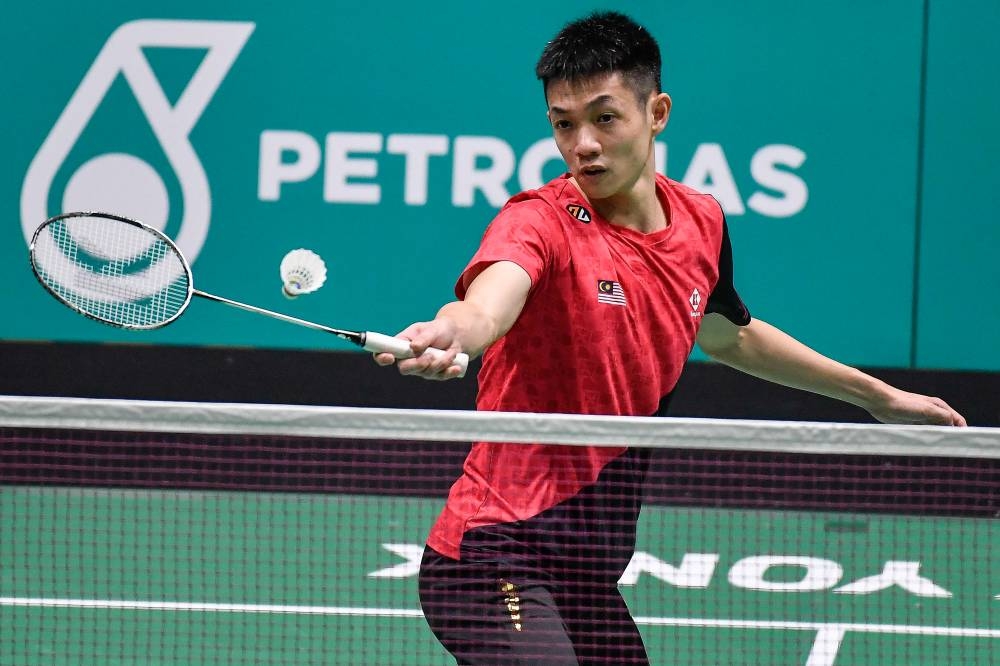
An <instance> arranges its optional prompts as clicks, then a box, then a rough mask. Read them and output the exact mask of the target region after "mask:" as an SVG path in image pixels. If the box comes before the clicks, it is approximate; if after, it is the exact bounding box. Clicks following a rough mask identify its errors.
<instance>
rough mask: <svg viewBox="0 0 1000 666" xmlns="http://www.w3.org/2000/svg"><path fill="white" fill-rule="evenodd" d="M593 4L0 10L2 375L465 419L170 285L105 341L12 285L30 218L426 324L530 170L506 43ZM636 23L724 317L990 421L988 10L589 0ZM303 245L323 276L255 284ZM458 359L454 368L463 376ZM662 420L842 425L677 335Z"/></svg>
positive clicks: (251, 297) (257, 291)
mask: <svg viewBox="0 0 1000 666" xmlns="http://www.w3.org/2000/svg"><path fill="white" fill-rule="evenodd" d="M601 8H606V5H604V4H602V3H596V2H579V3H575V4H574V6H573V9H572V12H571V13H570V11H569V10H567V9H566V8H565V7H562V6H547V5H540V4H538V3H528V2H520V1H515V2H508V3H503V5H502V6H500V5H488V6H487V5H480V4H478V3H465V2H438V3H430V4H419V3H418V4H414V3H409V2H395V1H393V0H387V1H386V2H382V3H378V4H375V5H365V4H364V3H348V2H339V1H334V2H327V3H309V4H305V3H303V4H302V5H301V6H297V5H296V4H295V3H293V5H292V6H288V5H281V6H277V5H275V4H274V3H270V2H263V1H260V0H244V1H242V2H239V3H236V2H227V1H223V0H201V1H199V2H191V1H189V0H177V1H175V2H171V3H169V4H167V3H162V2H150V1H146V0H134V1H132V2H129V3H119V2H102V1H98V2H94V3H87V4H76V5H74V4H70V5H66V6H59V7H53V6H52V5H50V4H48V3H39V4H34V5H22V6H20V7H19V8H18V9H17V16H16V19H17V20H16V21H13V20H11V21H7V22H6V24H5V27H4V28H2V30H3V36H4V43H5V44H6V45H7V48H8V49H9V52H10V53H11V54H12V55H13V56H14V57H12V58H10V59H8V66H7V67H5V68H4V70H3V72H2V73H0V81H2V84H3V88H4V89H5V90H7V91H8V94H9V95H10V98H9V99H8V102H7V103H6V104H5V105H4V106H3V110H2V111H0V117H2V118H3V121H4V122H3V124H4V126H5V127H6V129H7V132H6V136H7V140H6V141H5V152H6V159H5V160H4V161H3V164H2V166H0V169H2V175H0V188H2V194H3V196H2V199H0V200H2V201H4V202H5V211H6V214H5V215H4V216H3V219H4V220H6V221H5V222H4V223H3V224H2V225H0V274H2V280H3V283H4V284H5V288H4V296H3V298H4V308H3V314H2V315H0V339H2V342H0V393H3V394H12V395H53V396H85V397H122V398H155V399H171V400H196V401H204V400H209V401H244V402H271V403H296V404H329V405H352V406H392V407H437V408H460V409H465V408H471V407H472V406H473V404H474V397H475V379H474V377H470V378H468V379H466V380H463V381H456V382H448V383H444V384H437V383H434V384H428V383H423V382H421V381H420V380H414V379H409V378H401V377H399V376H398V375H397V374H396V373H395V371H394V370H391V369H382V368H378V367H376V366H374V364H372V363H371V361H370V360H369V359H368V358H367V355H366V354H363V353H359V352H356V351H354V350H353V349H352V348H351V347H350V345H348V344H347V343H344V342H342V341H339V340H337V339H334V338H331V337H330V336H327V335H324V334H322V333H318V332H315V331H310V330H306V329H300V328H297V327H294V326H290V325H288V324H284V323H281V322H277V321H270V320H267V319H264V318H260V317H255V316H253V315H249V314H246V313H242V312H239V311H233V310H230V309H228V308H225V307H222V306H219V305H216V304H212V303H208V302H204V301H202V302H195V303H193V304H192V306H191V308H190V310H189V311H188V312H187V313H186V314H185V315H184V317H182V319H181V320H179V321H178V322H177V323H175V324H173V325H171V326H170V327H168V328H165V329H162V330H158V331H151V332H126V331H119V330H117V329H113V328H110V327H107V326H104V325H101V324H98V323H94V322H91V321H88V320H85V319H84V318H82V317H80V316H78V315H76V314H74V313H72V312H71V311H69V310H68V309H67V308H65V307H63V306H62V305H60V304H58V303H57V302H56V301H55V300H54V299H52V298H51V297H49V296H48V295H47V294H46V293H45V292H44V291H43V289H42V288H41V287H40V286H39V285H37V284H36V283H35V280H34V278H33V276H32V274H31V270H30V268H29V266H28V261H27V243H28V241H29V240H30V236H31V232H32V230H33V229H34V228H35V227H36V226H37V225H38V224H39V223H41V222H42V221H43V220H44V219H45V218H46V217H48V216H50V215H54V214H56V213H59V212H62V211H64V210H80V209H101V210H110V211H113V212H117V213H120V214H124V215H129V216H133V217H136V218H138V219H142V220H145V221H147V222H150V223H151V224H154V225H156V226H159V227H160V228H162V229H163V230H164V231H166V232H167V233H168V234H169V235H171V236H172V237H173V238H175V239H177V240H178V243H179V244H180V245H181V247H182V249H183V250H184V251H185V253H186V254H187V256H188V257H189V259H191V260H192V267H193V271H194V277H195V286H196V287H197V288H199V289H202V290H205V291H209V292H211V293H215V294H219V295H222V296H227V297H229V298H234V299H237V300H241V301H245V302H249V303H252V304H255V305H258V306H261V307H265V308H269V309H276V310H279V311H282V312H286V313H288V314H291V315H293V316H296V317H302V318H306V319H311V320H314V321H318V322H321V323H325V324H328V325H330V326H335V327H343V328H356V329H370V330H378V331H383V332H386V333H395V332H396V331H398V330H400V329H401V328H403V327H405V326H406V325H408V324H409V323H411V322H412V321H416V320H421V319H427V318H430V317H432V316H433V315H434V313H435V312H436V310H437V308H438V307H440V305H441V304H443V303H444V302H446V301H447V300H449V299H450V298H452V287H453V284H454V281H455V278H456V277H457V276H458V274H459V273H460V271H461V270H462V268H463V267H464V266H465V263H466V261H467V260H468V258H469V257H470V256H471V254H472V252H473V251H474V249H475V247H476V245H477V243H478V241H479V238H480V236H481V235H482V232H483V230H484V229H485V227H486V225H487V224H488V223H489V221H490V220H491V219H492V217H493V216H494V215H495V214H496V212H497V210H498V209H499V207H500V206H502V204H503V203H504V201H505V200H506V199H507V197H509V196H511V195H513V194H515V193H516V192H518V191H520V190H521V189H524V188H531V187H536V186H538V185H540V184H541V183H543V182H545V181H546V180H548V179H551V178H553V177H555V176H557V175H559V174H560V173H561V172H562V170H563V168H564V165H563V164H562V162H561V160H560V159H559V157H558V153H557V152H556V150H555V148H554V144H553V143H552V142H551V139H550V136H549V128H548V124H547V122H546V119H545V104H544V98H543V95H542V91H541V86H540V84H539V83H538V82H537V81H536V80H535V78H534V75H533V67H534V63H535V61H536V59H537V57H538V55H539V54H540V52H541V49H542V47H543V46H544V44H545V42H546V40H547V39H549V38H550V37H551V36H552V35H553V34H555V32H556V31H558V29H559V28H560V27H561V26H562V25H563V24H564V23H565V22H567V21H569V20H571V19H573V18H576V17H577V16H580V15H583V14H584V13H586V12H588V11H589V10H592V9H601ZM615 9H618V10H621V11H624V12H627V13H629V14H631V15H632V16H633V17H634V18H636V19H637V20H638V21H640V22H641V23H643V24H644V25H646V26H647V27H648V28H649V29H650V30H651V32H652V33H653V34H654V36H656V37H657V39H658V40H659V42H660V45H661V49H662V52H663V58H664V69H663V86H664V89H665V90H666V91H667V92H669V93H670V94H671V96H672V97H673V100H674V110H673V113H672V115H671V119H670V124H669V125H668V127H667V130H666V132H665V133H664V134H663V136H662V137H661V143H660V145H659V146H658V150H659V156H660V157H661V158H662V159H661V161H660V163H659V168H660V169H661V170H662V171H664V172H665V173H666V174H667V175H668V176H670V177H671V178H674V179H676V180H679V181H683V182H684V183H686V184H688V185H690V186H692V187H695V188H697V189H700V190H702V191H706V192H710V193H712V194H714V195H715V196H716V197H717V198H718V199H719V201H720V202H721V203H722V205H723V208H724V209H725V211H726V213H727V218H728V222H729V227H730V231H731V234H732V240H733V245H734V253H735V254H734V256H735V262H736V279H737V287H738V289H739V290H740V292H741V294H742V296H743V298H744V300H745V301H746V303H747V304H748V306H749V307H750V310H751V312H752V313H753V314H754V315H756V316H759V317H760V318H762V319H765V320H767V321H770V322H772V323H774V324H776V325H777V326H779V327H781V328H783V329H784V330H786V331H788V332H789V333H791V334H792V335H794V336H796V337H798V338H799V339H801V340H803V341H804V342H806V343H807V344H810V345H811V346H813V347H815V348H816V349H818V350H819V351H821V352H823V353H824V354H827V355H829V356H832V357H834V358H836V359H838V360H841V361H843V362H846V363H849V364H852V365H856V366H860V367H863V368H865V369H867V370H869V371H870V372H872V373H873V374H876V375H877V376H880V377H883V378H885V379H887V380H889V381H892V382H894V383H896V384H897V385H900V386H901V387H903V388H908V389H910V390H915V391H920V392H927V393H932V394H936V395H940V396H941V397H943V398H945V399H946V400H948V401H949V402H951V403H952V404H953V405H954V406H955V407H956V408H958V409H959V410H960V411H962V412H963V413H965V414H966V415H967V416H968V418H969V421H970V423H972V424H976V425H1000V345H998V344H997V343H998V340H1000V306H998V303H997V299H996V296H995V292H996V290H997V287H998V286H1000V261H998V260H997V254H998V249H1000V224H998V218H997V213H996V210H997V207H998V206H997V204H998V199H1000V194H998V188H997V186H996V183H997V182H998V181H1000V165H998V163H997V161H996V159H995V155H996V154H997V152H998V151H1000V128H998V126H997V124H996V119H997V118H998V117H1000V113H998V112H1000V89H998V87H997V86H996V85H994V83H995V81H996V72H997V71H998V64H1000V45H998V43H997V42H996V40H995V39H993V36H994V34H995V32H996V30H997V28H998V27H1000V5H998V3H996V2H995V1H994V0H959V1H954V0H885V1H884V2H879V3H868V2H862V1H860V0H846V1H845V0H840V1H838V2H833V1H832V0H831V1H829V2H827V1H822V2H811V3H807V4H803V3H800V2H794V1H792V0H760V1H758V2H754V3H745V2H739V1H737V0H714V1H712V2H707V3H706V2H694V1H693V0H670V1H668V2H618V3H615ZM298 247H305V248H309V249H311V250H313V251H315V252H317V253H318V254H320V255H321V256H322V257H323V258H324V259H325V260H326V263H327V266H328V270H329V278H328V282H327V284H326V286H324V287H323V288H322V289H321V290H320V291H318V292H316V293H315V294H311V295H308V296H303V297H301V298H299V299H297V300H295V301H288V300H285V299H284V298H283V297H282V296H281V293H280V292H281V289H280V287H281V282H280V279H279V276H278V264H279V262H280V260H281V258H282V257H283V256H284V254H285V253H286V252H288V251H289V250H291V249H293V248H298ZM472 374H474V373H472ZM674 413H675V414H677V415H687V416H719V417H733V418H777V419H803V420H847V421H854V420H857V421H865V420H870V419H869V417H868V416H867V415H866V414H865V413H864V412H862V411H861V410H859V409H857V408H854V407H851V406H847V405H840V404H837V403H835V402H833V401H830V400H826V399H824V398H819V397H816V396H808V395H802V394H799V393H797V392H793V391H786V390H784V389H781V388H779V387H773V386H770V385H766V384H764V383H762V382H758V381H757V380H754V379H751V378H747V377H743V376H741V375H739V374H738V373H736V372H733V371H730V370H729V369H727V368H722V367H719V366H716V365H715V364H712V363H708V362H706V361H705V360H704V356H703V355H701V354H700V352H698V351H697V350H696V351H695V353H694V354H693V356H692V362H691V363H690V364H689V368H688V370H687V372H686V373H685V376H684V377H683V378H682V381H681V384H680V386H679V388H678V394H677V398H676V400H675V403H674Z"/></svg>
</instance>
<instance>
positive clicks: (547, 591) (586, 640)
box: [420, 548, 649, 666]
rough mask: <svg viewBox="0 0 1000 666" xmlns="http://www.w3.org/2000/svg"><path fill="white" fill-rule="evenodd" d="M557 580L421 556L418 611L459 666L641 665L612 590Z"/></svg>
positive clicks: (529, 571)
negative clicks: (479, 665)
mask: <svg viewBox="0 0 1000 666" xmlns="http://www.w3.org/2000/svg"><path fill="white" fill-rule="evenodd" d="M562 578H563V577H562V576H559V577H556V576H553V575H552V574H551V573H548V572H546V571H545V570H542V569H539V568H536V567H532V566H525V565H524V564H523V563H522V564H518V565H514V566H512V565H510V564H504V563H502V562H497V561H478V560H475V559H463V560H461V561H458V560H452V559H450V558H447V557H444V556H443V555H441V554H439V553H437V552H435V551H434V550H432V549H430V548H426V549H425V550H424V556H423V561H422V562H421V566H420V605H421V607H422V608H423V611H424V616H425V617H426V618H427V623H428V624H429V625H430V628H431V631H433V632H434V635H435V636H437V638H438V640H439V641H441V644H442V645H444V647H445V648H446V649H447V650H448V651H449V652H450V653H451V654H452V655H454V656H455V658H456V659H457V661H458V663H459V664H482V665H489V666H514V665H515V664H516V665H528V664H531V665H546V666H547V665H551V666H571V665H572V666H576V665H579V666H585V665H586V666H590V665H597V664H616V665H618V664H620V665H635V666H639V665H642V666H646V665H648V664H649V660H648V658H647V657H646V650H645V647H644V646H643V644H642V637H641V636H640V635H639V630H638V629H637V628H636V626H635V622H634V621H633V620H632V616H631V614H630V613H629V610H628V607H627V606H626V605H625V600H624V599H622V596H621V594H620V593H619V591H618V587H617V585H616V584H614V583H613V582H612V583H604V584H598V583H595V582H593V581H580V580H563V579H562Z"/></svg>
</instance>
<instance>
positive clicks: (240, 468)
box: [0, 398, 1000, 666]
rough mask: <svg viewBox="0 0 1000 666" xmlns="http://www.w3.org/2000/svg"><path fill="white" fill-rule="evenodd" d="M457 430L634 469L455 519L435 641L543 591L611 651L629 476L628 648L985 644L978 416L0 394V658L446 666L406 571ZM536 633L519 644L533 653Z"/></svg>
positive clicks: (715, 660)
mask: <svg viewBox="0 0 1000 666" xmlns="http://www.w3.org/2000/svg"><path fill="white" fill-rule="evenodd" d="M474 438H477V439H480V440H483V439H485V440H487V441H493V442H515V443H512V444H509V445H505V448H507V449H510V450H513V451H517V456H518V457H519V458H518V459H522V460H533V461H536V462H537V461H540V460H542V458H538V457H537V452H538V450H539V449H538V448H537V447H535V446H533V445H531V444H527V445H525V444H524V443H525V442H540V443H543V444H545V445H546V446H545V449H544V450H545V451H546V452H547V453H548V454H549V456H548V457H547V458H545V459H546V460H549V461H550V462H551V463H552V464H553V465H554V466H562V467H561V469H565V468H574V466H578V465H579V459H580V456H581V455H584V454H587V455H590V453H588V452H593V451H597V452H605V453H606V452H609V451H615V452H616V453H615V454H614V455H613V456H612V459H613V460H614V461H619V460H622V456H621V455H619V454H618V452H620V451H621V449H620V447H621V445H628V446H630V447H632V448H630V449H629V451H630V453H629V455H634V456H637V457H638V458H639V459H642V460H646V459H647V458H648V471H647V472H646V473H645V477H644V481H643V482H642V483H641V485H640V484H639V482H638V481H636V477H635V476H630V475H628V474H625V473H622V472H621V470H618V471H617V472H615V474H617V476H613V478H612V479H611V481H612V483H610V484H609V483H604V481H607V480H608V479H607V478H606V477H607V470H609V469H610V470H615V469H616V468H615V467H614V466H615V465H617V464H618V463H617V462H612V463H609V465H607V466H606V467H605V468H604V469H605V474H604V476H601V477H599V478H598V479H597V480H596V481H595V482H594V483H591V484H589V485H588V484H583V485H582V486H581V487H579V488H576V487H574V489H572V491H568V492H569V494H568V495H567V497H564V498H562V499H561V501H560V502H559V504H558V507H562V508H568V511H563V512H561V513H558V512H557V513H555V514H551V515H554V516H555V517H556V518H557V519H558V520H557V521H555V522H554V521H551V520H550V521H545V520H537V519H531V520H522V521H510V522H508V523H505V524H503V525H500V526H499V527H497V526H493V525H486V526H477V527H473V528H472V529H471V530H470V531H469V533H468V536H467V538H466V541H465V542H463V546H468V547H470V550H469V551H468V552H469V553H471V555H469V557H468V558H466V559H471V560H473V561H475V562H476V563H477V564H480V565H483V564H484V563H485V564H489V566H485V568H483V567H480V569H478V570H477V571H478V572H479V573H481V574H482V575H481V576H479V577H478V578H477V577H476V576H473V577H472V578H471V580H472V582H473V583H479V582H485V583H489V587H490V589H489V590H488V591H487V592H488V593H487V592H483V593H482V594H480V592H478V591H477V589H478V588H476V586H475V584H473V585H472V586H471V587H464V588H448V587H447V586H445V587H443V588H435V589H437V590H438V591H437V593H436V596H434V594H433V593H432V594H430V595H428V594H427V593H425V595H424V599H425V604H426V602H427V600H428V599H430V601H431V602H432V603H437V604H438V605H439V606H442V605H443V607H444V608H445V610H446V611H447V612H450V613H451V614H452V615H454V614H459V615H462V614H465V615H466V618H465V619H466V620H467V624H465V625H462V624H461V623H459V624H458V625H453V626H451V627H450V628H449V629H448V631H450V632H451V634H457V635H458V636H459V639H458V641H459V642H458V645H459V648H460V649H466V650H477V649H478V650H480V651H481V650H482V649H485V648H483V647H482V646H484V645H486V646H490V645H495V644H496V643H497V641H506V640H509V635H510V634H521V635H523V634H527V633H530V632H532V631H536V632H541V633H542V635H543V636H544V631H542V628H543V627H544V621H545V620H544V618H545V614H544V613H543V612H542V610H544V603H542V601H544V600H542V601H540V599H541V597H540V596H539V595H542V594H543V593H548V594H550V595H551V596H552V597H553V599H555V601H554V602H553V603H554V604H555V605H556V606H557V607H558V608H560V609H569V610H566V614H567V616H571V617H570V618H569V619H567V620H566V625H567V626H568V627H569V630H570V631H569V633H570V634H572V637H573V643H574V645H573V646H572V647H573V649H575V650H577V651H578V652H579V654H580V659H579V662H580V663H587V659H588V658H591V657H592V659H591V661H592V663H622V661H620V660H616V659H613V658H604V659H602V658H601V654H604V653H602V652H601V650H603V649H605V648H606V647H607V644H608V643H609V642H612V643H619V644H623V643H626V642H627V639H626V638H622V637H621V636H619V634H621V626H619V621H620V617H619V615H618V614H617V613H618V611H619V609H617V608H616V607H615V601H614V600H613V599H611V598H610V597H604V596H602V594H603V593H598V592H595V591H594V590H596V587H594V586H593V585H592V583H593V582H594V581H595V580H598V579H601V577H602V576H604V577H606V575H607V572H606V570H607V569H608V567H609V566H611V564H612V560H614V559H615V557H616V556H618V557H619V559H620V556H621V552H620V551H621V549H620V547H619V545H616V543H615V541H614V535H620V534H622V533H627V532H628V530H629V528H630V524H631V519H630V518H629V515H628V512H629V510H630V506H631V504H630V502H631V501H632V499H633V498H635V497H638V496H641V498H642V500H643V508H642V511H641V513H640V514H639V517H638V527H637V530H636V533H635V544H634V546H635V548H634V552H633V551H632V549H631V548H629V549H628V551H627V554H626V556H625V558H624V560H623V563H622V564H621V568H622V570H621V571H617V572H615V578H616V580H615V581H614V583H616V584H615V585H612V587H614V588H616V589H617V591H619V592H620V594H621V596H622V597H623V598H624V600H625V602H626V603H627V605H628V609H629V610H630V615H631V617H632V618H634V621H635V625H636V626H637V627H638V631H639V632H640V633H641V637H642V641H643V643H644V644H645V650H646V652H647V653H648V655H649V661H650V663H653V664H807V665H808V666H821V665H824V664H837V665H840V666H844V665H849V664H900V665H902V664H907V665H912V664H994V663H1000V612H998V611H997V610H995V609H996V607H997V606H998V604H1000V599H998V595H1000V565H997V564H995V563H994V561H995V557H993V556H992V553H994V552H995V551H996V549H997V548H998V547H1000V529H998V527H997V522H996V516H997V511H998V510H1000V506H998V504H1000V500H998V499H997V492H996V490H997V488H998V487H1000V460H998V457H1000V433H998V432H997V431H995V430H990V429H977V428H970V429H967V430H957V429H938V428H919V427H897V428H889V427H884V426H842V425H841V426H838V425H830V424H825V425H823V424H796V423H784V424H779V423H766V422H732V421H711V420H703V421H694V420H691V421H689V420H681V419H613V418H604V417H566V416H544V415H511V414H478V413H472V412H459V413H447V412H428V411H406V410H355V409H336V408H301V407H299V408H296V407H279V406H262V405H253V406H250V405H208V404H198V405H195V404H180V403H138V402H124V401H90V400H46V399H15V398H7V399H0V484H2V486H0V615H2V617H3V622H0V663H3V664H14V665H24V664H104V663H107V664H119V663H157V664H178V665H180V664H446V663H454V659H453V658H452V657H450V656H449V655H448V653H447V652H446V651H445V649H444V648H443V647H442V645H441V644H440V643H439V642H438V640H436V639H435V636H434V634H433V633H432V631H431V629H430V628H429V626H428V620H429V619H430V617H429V618H428V619H425V618H424V617H423V612H422V609H421V602H420V594H419V592H418V583H419V581H418V570H419V566H420V562H421V557H422V553H423V544H424V541H425V539H426V537H427V533H428V530H429V529H430V526H431V525H432V524H433V523H434V522H435V520H436V519H437V517H438V514H439V513H440V511H441V509H442V506H443V505H444V499H445V497H446V495H447V493H448V490H449V488H450V486H451V484H452V483H453V482H454V481H455V478H456V477H457V476H458V475H459V474H460V472H461V468H462V464H463V460H464V458H465V456H466V454H467V453H468V451H469V446H470V445H469V442H470V441H471V440H472V439H474ZM556 443H559V444H556ZM594 444H596V445H599V446H600V447H619V448H590V447H582V445H594ZM594 455H599V453H597V454H594ZM533 456H534V457H533ZM512 460H513V459H512ZM512 464H513V463H512ZM551 473H552V474H558V473H559V470H557V469H553V470H551ZM594 489H597V490H599V491H600V492H595V491H594ZM532 493H534V494H532ZM525 494H526V495H528V494H530V495H531V497H535V496H537V495H544V491H543V490H540V489H525ZM550 512H551V509H550V510H548V512H547V511H546V510H543V511H542V512H541V513H540V514H538V515H540V516H542V517H543V518H544V517H545V516H547V515H549V514H550ZM581 521H582V522H581ZM512 526H514V527H516V528H517V529H518V530H519V531H514V532H512V531H511V527H512ZM581 526H582V527H581ZM568 527H572V528H573V529H568ZM609 534H611V535H612V536H611V537H609ZM525 535H529V536H525ZM511 539H514V540H520V541H521V542H530V543H531V544H532V547H533V550H531V552H530V555H531V557H525V552H526V551H525V550H524V549H523V548H520V547H518V548H511V547H508V546H506V545H504V544H509V542H510V540H511ZM627 540H628V539H626V541H627ZM498 544H499V545H498ZM629 545H631V544H629ZM472 546H475V547H476V548H478V550H477V549H472ZM491 548H492V550H490V549H491ZM616 549H617V550H616ZM483 552H490V553H492V554H493V555H494V556H495V558H494V559H495V560H498V561H502V562H503V566H504V567H505V568H504V569H503V571H500V570H499V569H498V568H497V567H496V566H493V564H495V562H494V563H489V562H486V561H485V560H483V558H481V557H478V556H479V555H481V553H483ZM477 558H478V559H477ZM445 564H447V562H446V563H445ZM436 571H438V572H440V571H441V569H440V568H439V569H437V570H436ZM540 572H541V573H540ZM543 574H544V575H543ZM477 575H478V574H477ZM468 580H469V579H467V580H466V581H465V582H468ZM581 585H582V587H581ZM441 590H444V592H442V591H441ZM483 604H485V605H486V606H489V608H486V609H484V608H483V607H482V605H483ZM491 604H492V605H491ZM533 604H540V605H539V606H538V607H537V608H536V607H535V606H533ZM439 610H440V607H439V608H437V609H436V610H435V612H437V611H439ZM477 613H478V614H480V615H481V616H482V617H483V618H486V619H487V620H489V621H490V622H492V621H494V620H495V624H489V622H485V623H483V622H479V620H480V619H481V617H480V616H479V615H476V614H477ZM455 626H458V629H455ZM519 627H520V628H519ZM491 632H506V633H501V634H498V635H496V636H494V635H493V634H492V633H491ZM616 632H618V633H616ZM462 641H464V643H463V642H462ZM547 641H548V642H547V643H545V644H544V646H543V648H538V647H537V646H536V648H535V649H536V650H539V651H536V652H535V653H534V657H533V658H532V659H533V661H532V660H531V659H529V660H527V661H526V662H525V663H556V662H557V659H558V656H559V655H560V652H559V650H560V647H559V644H558V641H557V640H556V639H555V638H552V637H549V638H548V639H547ZM453 645H454V643H453ZM543 650H544V651H543ZM479 654H480V656H481V655H482V652H480V653H479ZM522 654H524V652H523V651H522ZM528 654H529V655H530V654H532V653H531V652H530V651H529V652H528ZM588 655H590V657H588ZM593 655H597V656H596V657H593ZM482 663H506V662H505V661H504V657H503V655H501V654H497V655H495V658H493V659H490V658H485V657H484V658H483V659H482Z"/></svg>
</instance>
